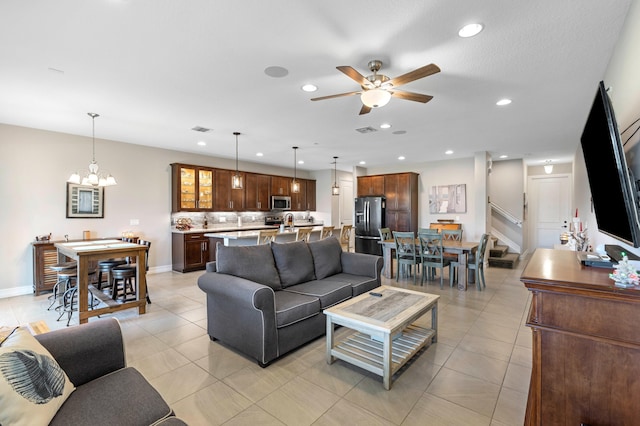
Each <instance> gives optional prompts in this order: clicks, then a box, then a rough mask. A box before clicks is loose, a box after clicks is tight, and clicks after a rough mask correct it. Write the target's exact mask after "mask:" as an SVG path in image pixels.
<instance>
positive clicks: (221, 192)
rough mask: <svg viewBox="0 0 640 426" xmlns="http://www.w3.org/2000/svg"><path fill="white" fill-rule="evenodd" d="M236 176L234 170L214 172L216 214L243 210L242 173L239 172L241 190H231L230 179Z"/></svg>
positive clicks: (243, 188) (243, 180)
mask: <svg viewBox="0 0 640 426" xmlns="http://www.w3.org/2000/svg"><path fill="white" fill-rule="evenodd" d="M235 174H236V172H235V170H224V169H216V170H215V183H216V185H215V191H214V192H215V199H214V203H213V205H214V210H215V211H217V212H233V211H240V210H244V199H245V185H244V183H245V179H244V173H243V172H240V173H239V174H240V176H242V182H243V185H242V188H241V189H233V188H232V186H231V177H232V176H234V175H235Z"/></svg>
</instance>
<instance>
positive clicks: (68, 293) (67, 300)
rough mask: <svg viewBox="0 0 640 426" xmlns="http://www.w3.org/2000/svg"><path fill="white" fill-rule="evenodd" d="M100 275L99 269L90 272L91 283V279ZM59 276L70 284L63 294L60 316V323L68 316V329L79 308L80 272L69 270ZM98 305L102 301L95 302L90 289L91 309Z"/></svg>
mask: <svg viewBox="0 0 640 426" xmlns="http://www.w3.org/2000/svg"><path fill="white" fill-rule="evenodd" d="M97 273H98V270H97V269H95V268H94V269H91V270H89V274H88V275H89V277H88V278H89V281H91V279H95V278H96V275H97ZM59 276H61V277H63V278H65V280H66V282H67V283H68V288H67V289H66V290H65V292H64V293H63V294H62V305H61V308H62V309H61V312H60V316H58V320H57V321H60V319H62V317H63V316H64V314H65V313H66V314H67V327H68V326H69V323H70V322H71V317H72V316H73V312H74V311H77V310H78V307H77V306H76V304H78V303H79V302H78V300H77V299H78V297H77V295H78V270H77V269H75V268H74V269H71V270H67V271H61V272H60V274H59ZM73 281H75V285H72V283H73ZM98 303H100V301H97V302H96V300H95V298H94V296H93V293H92V292H91V289H89V309H93V307H94V306H96V305H97V304H98Z"/></svg>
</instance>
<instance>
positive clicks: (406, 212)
mask: <svg viewBox="0 0 640 426" xmlns="http://www.w3.org/2000/svg"><path fill="white" fill-rule="evenodd" d="M381 176H382V177H383V179H384V196H385V199H386V222H385V226H386V227H387V228H389V229H391V231H401V232H408V231H413V232H418V174H417V173H411V172H409V173H395V174H388V175H381Z"/></svg>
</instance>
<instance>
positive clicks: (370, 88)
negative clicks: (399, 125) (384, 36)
mask: <svg viewBox="0 0 640 426" xmlns="http://www.w3.org/2000/svg"><path fill="white" fill-rule="evenodd" d="M367 66H368V67H369V69H370V70H371V72H372V73H373V74H371V75H368V76H366V77H365V76H363V75H362V74H360V73H359V72H358V71H356V70H355V69H354V68H353V67H350V66H348V65H342V66H339V67H336V68H337V69H338V70H340V71H342V72H343V73H344V74H346V75H347V77H349V78H351V79H352V80H354V81H355V82H356V83H358V84H359V85H360V87H362V90H359V91H357V92H347V93H339V94H337V95H329V96H321V97H319V98H313V99H311V100H312V101H322V100H325V99H333V98H340V97H342V96H352V95H360V99H361V100H362V109H360V115H362V114H367V113H368V112H369V111H371V109H372V108H379V107H382V106H385V105H386V104H387V103H388V102H389V100H390V99H391V97H392V96H393V97H394V98H400V99H406V100H408V101H414V102H422V103H423V104H424V103H427V102H429V101H430V100H431V99H433V96H429V95H423V94H421V93H413V92H407V91H404V90H398V89H396V87H398V86H402V85H403V84H407V83H410V82H412V81H414V80H418V79H420V78H424V77H428V76H430V75H432V74H435V73H438V72H440V68H438V66H437V65H436V64H429V65H425V66H423V67H420V68H418V69H415V70H413V71H410V72H408V73H406V74H403V75H401V76H399V77H396V78H389V77H387V76H386V75H383V74H378V71H380V68H382V61H379V60H377V59H374V60H373V61H369V63H368V64H367Z"/></svg>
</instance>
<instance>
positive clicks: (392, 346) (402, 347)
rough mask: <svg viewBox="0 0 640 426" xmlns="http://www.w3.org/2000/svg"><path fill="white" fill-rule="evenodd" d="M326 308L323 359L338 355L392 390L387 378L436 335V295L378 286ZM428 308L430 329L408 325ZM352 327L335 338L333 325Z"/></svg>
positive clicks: (330, 358) (434, 339) (432, 340)
mask: <svg viewBox="0 0 640 426" xmlns="http://www.w3.org/2000/svg"><path fill="white" fill-rule="evenodd" d="M373 293H378V294H381V297H376V296H373V295H371V294H370V293H364V294H361V295H360V296H357V297H355V298H353V299H350V300H347V301H346V302H343V303H340V304H338V305H335V306H332V307H331V308H328V309H325V310H324V314H325V315H326V316H327V363H328V364H332V363H333V362H334V361H335V359H336V358H337V359H341V360H343V361H345V362H348V363H350V364H353V365H356V366H358V367H360V368H363V369H365V370H367V371H370V372H372V373H374V374H377V375H379V376H382V381H383V385H384V388H385V389H387V390H389V389H390V388H391V378H392V376H393V375H394V374H395V373H396V372H397V371H398V370H399V369H400V368H401V367H402V366H403V365H404V364H405V363H406V362H407V361H409V360H410V359H411V358H412V357H413V356H414V355H415V354H416V353H417V352H418V351H420V350H421V349H422V348H423V347H425V346H427V345H429V344H431V343H435V342H436V341H437V337H438V299H439V298H440V296H437V295H435V294H428V293H421V292H418V291H412V290H405V289H402V288H396V287H388V286H382V287H378V288H376V289H375V290H373ZM429 310H430V311H431V328H424V327H420V326H417V325H415V324H412V323H413V322H414V321H415V320H417V319H418V318H420V317H421V316H423V315H424V314H426V313H427V312H429ZM335 324H338V325H342V326H344V327H347V328H351V329H353V330H356V331H357V333H354V334H352V335H350V336H348V337H347V338H346V339H344V340H342V341H340V342H336V341H335V338H334V335H333V329H334V325H335Z"/></svg>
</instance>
